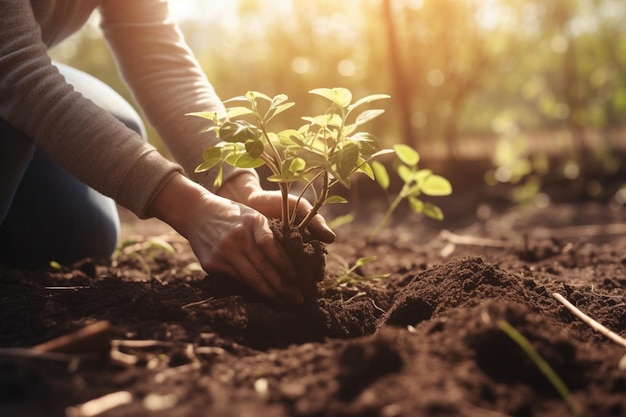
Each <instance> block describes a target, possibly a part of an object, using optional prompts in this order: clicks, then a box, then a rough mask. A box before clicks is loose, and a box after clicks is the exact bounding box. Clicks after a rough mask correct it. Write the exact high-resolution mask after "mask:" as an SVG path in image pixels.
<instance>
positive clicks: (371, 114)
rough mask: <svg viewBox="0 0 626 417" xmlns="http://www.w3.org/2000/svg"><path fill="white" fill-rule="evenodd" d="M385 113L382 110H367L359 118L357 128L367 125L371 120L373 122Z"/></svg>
mask: <svg viewBox="0 0 626 417" xmlns="http://www.w3.org/2000/svg"><path fill="white" fill-rule="evenodd" d="M384 112H385V111H384V110H381V109H372V110H365V111H364V112H363V113H361V114H359V115H358V116H357V118H356V124H357V126H361V125H362V124H365V123H367V122H369V121H370V120H373V119H375V118H377V117H378V116H380V115H381V114H383V113H384Z"/></svg>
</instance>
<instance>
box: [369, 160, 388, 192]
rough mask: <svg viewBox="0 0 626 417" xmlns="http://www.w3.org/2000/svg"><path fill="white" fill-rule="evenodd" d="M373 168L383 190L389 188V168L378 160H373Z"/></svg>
mask: <svg viewBox="0 0 626 417" xmlns="http://www.w3.org/2000/svg"><path fill="white" fill-rule="evenodd" d="M372 170H373V171H374V177H375V178H376V182H377V183H378V184H379V185H380V186H381V187H382V189H383V190H386V189H388V188H389V173H388V172H387V168H385V166H384V165H383V164H381V163H380V162H378V161H373V162H372Z"/></svg>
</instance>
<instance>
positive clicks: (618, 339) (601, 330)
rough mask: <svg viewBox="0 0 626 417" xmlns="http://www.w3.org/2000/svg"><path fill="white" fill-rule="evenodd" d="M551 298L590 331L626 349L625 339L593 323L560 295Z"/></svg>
mask: <svg viewBox="0 0 626 417" xmlns="http://www.w3.org/2000/svg"><path fill="white" fill-rule="evenodd" d="M552 296H553V297H554V298H556V299H557V300H558V301H559V302H560V303H561V304H563V305H564V306H565V307H567V308H568V309H569V310H570V311H571V312H572V313H574V315H575V316H577V317H578V318H579V319H581V320H582V321H583V322H585V323H586V324H588V325H589V326H591V328H592V329H594V330H595V331H597V332H599V333H601V334H603V335H604V336H606V337H608V338H609V339H611V340H612V341H614V342H615V343H617V344H619V345H622V346H624V347H626V339H624V338H623V337H621V336H620V335H618V334H617V333H615V332H613V331H611V330H609V329H608V328H607V327H605V326H603V325H602V324H600V323H598V322H597V321H595V320H594V319H592V318H591V317H589V316H588V315H586V314H585V313H583V312H582V311H580V310H579V309H578V308H577V307H576V306H575V305H573V304H572V303H570V302H569V301H567V299H566V298H565V297H563V296H562V295H561V294H559V293H554V294H552Z"/></svg>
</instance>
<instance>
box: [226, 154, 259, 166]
mask: <svg viewBox="0 0 626 417" xmlns="http://www.w3.org/2000/svg"><path fill="white" fill-rule="evenodd" d="M233 165H234V166H236V167H237V168H258V167H261V166H263V165H265V162H264V161H263V160H262V159H261V158H253V157H252V156H250V155H248V154H247V153H244V154H242V155H239V157H238V158H237V159H236V160H235V163H234V164H233Z"/></svg>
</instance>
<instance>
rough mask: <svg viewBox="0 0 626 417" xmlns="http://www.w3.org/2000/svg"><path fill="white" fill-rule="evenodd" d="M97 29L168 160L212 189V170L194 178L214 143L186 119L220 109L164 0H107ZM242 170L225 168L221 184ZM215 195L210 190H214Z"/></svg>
mask: <svg viewBox="0 0 626 417" xmlns="http://www.w3.org/2000/svg"><path fill="white" fill-rule="evenodd" d="M100 13H101V15H102V21H101V27H102V30H103V32H104V35H105V37H106V39H107V40H108V42H109V44H110V46H111V49H112V50H113V52H114V55H115V57H116V60H117V63H118V66H119V67H120V70H121V73H122V75H123V77H124V79H125V81H126V83H127V84H128V85H129V87H130V89H131V91H132V92H133V95H134V97H135V99H136V101H137V102H138V103H139V105H140V106H141V108H142V110H143V111H144V112H145V114H146V116H147V117H148V120H149V121H150V123H151V124H152V125H153V126H154V127H155V129H156V130H157V132H158V134H159V135H160V137H161V139H162V140H163V141H164V143H165V144H166V146H167V147H168V149H169V150H170V152H171V153H172V155H173V157H174V158H175V159H176V161H178V162H179V163H180V164H181V165H182V166H183V168H184V169H185V170H186V172H187V175H188V176H189V177H190V178H192V179H193V180H194V181H196V182H198V183H200V184H202V185H204V186H205V187H206V188H208V189H210V190H213V186H212V184H213V180H214V178H215V172H205V173H201V174H197V173H195V172H194V170H195V168H196V167H197V166H198V165H199V164H200V163H201V162H202V151H203V150H204V149H205V148H207V147H209V146H211V145H214V144H215V143H216V138H215V135H213V134H212V133H205V134H199V132H200V130H202V129H203V128H204V127H206V121H204V120H201V119H198V118H196V117H191V116H185V114H186V113H191V112H198V111H224V107H223V104H222V102H221V100H220V99H219V97H218V96H217V94H216V93H215V90H214V88H213V86H212V85H211V84H210V83H209V81H208V80H207V78H206V76H205V74H204V72H203V71H202V69H201V67H200V65H199V64H198V62H197V61H196V59H195V58H194V56H193V54H192V52H191V50H190V49H189V47H188V46H187V45H186V43H185V41H184V39H183V35H182V33H181V32H180V30H179V28H178V27H177V25H176V23H175V22H174V21H173V19H172V17H171V15H170V13H169V8H168V4H167V1H166V0H132V1H129V0H106V1H104V2H103V3H102V4H101V6H100ZM241 172H252V173H254V174H255V175H256V172H255V171H254V170H242V169H235V168H232V167H226V166H225V168H224V181H226V180H227V179H228V178H229V177H232V176H234V175H237V174H238V173H241ZM213 191H215V190H213Z"/></svg>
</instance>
